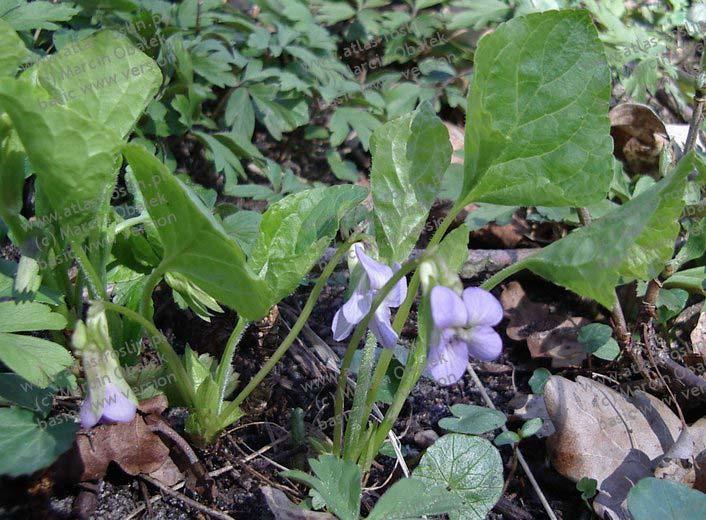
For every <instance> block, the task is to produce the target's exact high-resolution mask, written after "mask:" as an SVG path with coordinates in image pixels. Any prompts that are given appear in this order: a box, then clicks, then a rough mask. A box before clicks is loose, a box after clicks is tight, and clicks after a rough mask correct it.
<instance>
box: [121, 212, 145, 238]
mask: <svg viewBox="0 0 706 520" xmlns="http://www.w3.org/2000/svg"><path fill="white" fill-rule="evenodd" d="M149 219H150V216H149V213H142V214H140V215H137V216H136V217H132V218H129V219H126V220H123V221H122V222H119V223H118V224H116V225H115V234H116V235H119V234H120V233H122V232H123V231H125V230H126V229H129V228H131V227H133V226H137V225H138V224H142V223H143V222H147V221H148V220H149Z"/></svg>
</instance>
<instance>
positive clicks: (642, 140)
mask: <svg viewBox="0 0 706 520" xmlns="http://www.w3.org/2000/svg"><path fill="white" fill-rule="evenodd" d="M609 116H610V124H611V128H610V135H611V136H612V137H613V143H614V149H613V153H614V154H615V156H616V157H617V158H618V159H620V160H621V161H623V162H624V163H625V164H626V165H627V168H628V170H629V171H630V172H632V173H656V172H657V171H658V169H659V155H660V153H661V152H662V150H663V148H664V145H665V144H667V143H668V142H669V137H668V134H667V128H666V127H665V126H664V123H663V122H662V120H661V119H660V118H659V116H658V115H657V114H655V113H654V111H653V110H652V109H651V108H650V107H648V106H647V105H641V104H639V103H623V104H620V105H618V106H616V107H614V108H613V109H612V110H611V111H610V114H609Z"/></svg>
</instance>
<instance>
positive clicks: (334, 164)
mask: <svg viewBox="0 0 706 520" xmlns="http://www.w3.org/2000/svg"><path fill="white" fill-rule="evenodd" d="M326 162H327V163H328V165H329V168H331V172H332V173H333V174H334V175H335V176H336V178H337V179H339V180H342V181H348V182H356V181H357V180H358V168H357V167H356V165H355V164H354V163H352V162H351V161H344V160H343V159H341V156H340V154H339V153H338V152H337V151H336V150H333V149H331V150H329V151H328V152H326Z"/></svg>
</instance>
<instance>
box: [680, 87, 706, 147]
mask: <svg viewBox="0 0 706 520" xmlns="http://www.w3.org/2000/svg"><path fill="white" fill-rule="evenodd" d="M704 101H705V99H704V91H703V90H702V88H701V87H700V86H697V87H696V90H695V92H694V111H693V112H692V114H691V121H689V133H688V134H687V136H686V144H685V145H684V153H683V154H682V156H684V155H686V154H688V153H689V152H690V151H691V150H693V149H694V146H695V145H696V139H697V137H698V135H699V130H700V129H701V123H703V120H704Z"/></svg>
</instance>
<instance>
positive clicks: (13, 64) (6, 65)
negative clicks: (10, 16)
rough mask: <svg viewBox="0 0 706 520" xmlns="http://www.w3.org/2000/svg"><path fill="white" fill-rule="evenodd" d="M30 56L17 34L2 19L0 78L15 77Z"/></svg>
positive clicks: (0, 19) (0, 30)
mask: <svg viewBox="0 0 706 520" xmlns="http://www.w3.org/2000/svg"><path fill="white" fill-rule="evenodd" d="M28 54H29V52H28V51H27V48H26V47H25V44H24V43H22V40H20V37H19V36H17V33H16V32H15V31H13V30H12V27H11V26H10V24H8V23H7V22H6V21H5V20H3V19H2V18H0V76H14V74H15V72H17V67H19V66H20V64H21V63H22V62H23V61H24V59H25V58H26V57H27V55H28Z"/></svg>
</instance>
